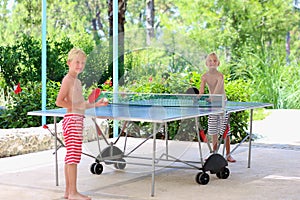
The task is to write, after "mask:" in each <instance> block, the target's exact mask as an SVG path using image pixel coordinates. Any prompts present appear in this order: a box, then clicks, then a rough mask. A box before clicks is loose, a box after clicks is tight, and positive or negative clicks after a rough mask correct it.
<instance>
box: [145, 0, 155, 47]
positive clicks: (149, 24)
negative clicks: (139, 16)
mask: <svg viewBox="0 0 300 200" xmlns="http://www.w3.org/2000/svg"><path fill="white" fill-rule="evenodd" d="M146 29H147V45H150V43H151V38H153V37H154V0H147V3H146Z"/></svg>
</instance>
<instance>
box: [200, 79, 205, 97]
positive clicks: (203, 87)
mask: <svg viewBox="0 0 300 200" xmlns="http://www.w3.org/2000/svg"><path fill="white" fill-rule="evenodd" d="M205 85H206V77H205V76H204V75H203V76H202V77H201V83H200V88H199V94H204V91H205Z"/></svg>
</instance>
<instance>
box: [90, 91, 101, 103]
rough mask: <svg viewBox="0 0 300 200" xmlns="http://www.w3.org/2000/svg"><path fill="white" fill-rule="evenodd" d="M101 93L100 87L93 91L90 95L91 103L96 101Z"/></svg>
mask: <svg viewBox="0 0 300 200" xmlns="http://www.w3.org/2000/svg"><path fill="white" fill-rule="evenodd" d="M100 94H101V90H100V88H96V89H94V90H93V91H92V93H91V94H90V95H89V98H88V99H89V103H94V102H95V101H96V100H97V98H98V97H99V95H100Z"/></svg>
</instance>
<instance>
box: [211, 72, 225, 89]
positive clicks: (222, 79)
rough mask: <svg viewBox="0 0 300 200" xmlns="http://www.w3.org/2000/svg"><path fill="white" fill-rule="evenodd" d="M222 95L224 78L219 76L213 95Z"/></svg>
mask: <svg viewBox="0 0 300 200" xmlns="http://www.w3.org/2000/svg"><path fill="white" fill-rule="evenodd" d="M223 93H224V76H223V75H222V74H220V75H219V76H218V81H217V85H216V87H215V90H214V91H213V94H223Z"/></svg>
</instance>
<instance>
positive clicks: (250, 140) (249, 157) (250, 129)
mask: <svg viewBox="0 0 300 200" xmlns="http://www.w3.org/2000/svg"><path fill="white" fill-rule="evenodd" d="M252 121H253V109H251V110H250V125H249V131H250V133H249V150H248V151H249V153H248V168H250V163H251V146H252V144H251V142H252Z"/></svg>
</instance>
